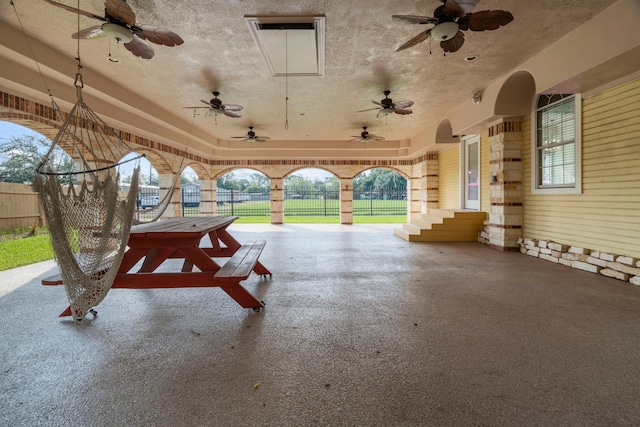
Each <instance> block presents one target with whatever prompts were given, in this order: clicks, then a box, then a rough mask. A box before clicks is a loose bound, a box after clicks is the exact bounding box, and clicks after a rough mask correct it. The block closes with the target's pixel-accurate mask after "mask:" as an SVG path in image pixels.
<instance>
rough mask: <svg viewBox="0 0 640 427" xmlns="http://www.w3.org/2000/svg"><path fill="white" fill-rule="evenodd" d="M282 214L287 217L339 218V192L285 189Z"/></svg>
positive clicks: (331, 190)
mask: <svg viewBox="0 0 640 427" xmlns="http://www.w3.org/2000/svg"><path fill="white" fill-rule="evenodd" d="M284 214H285V216H286V215H289V216H339V215H340V190H333V189H323V190H308V189H304V190H302V189H296V188H292V187H285V190H284Z"/></svg>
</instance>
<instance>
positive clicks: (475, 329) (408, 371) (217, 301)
mask: <svg viewBox="0 0 640 427" xmlns="http://www.w3.org/2000/svg"><path fill="white" fill-rule="evenodd" d="M392 227H393V226H390V225H354V226H340V225H304V224H291V225H283V226H273V225H241V224H234V225H232V226H231V227H230V231H231V233H232V234H233V235H234V236H236V238H237V239H238V240H239V241H240V242H243V241H246V240H253V239H257V238H259V239H265V240H266V241H267V246H266V248H265V250H264V252H263V254H262V257H261V259H260V260H261V262H262V263H263V264H264V265H265V266H267V267H268V268H269V269H270V270H271V271H272V272H273V273H274V274H273V278H271V279H263V278H260V277H258V276H256V275H253V276H252V277H251V278H250V279H249V280H248V281H247V282H245V283H246V287H247V289H249V290H250V291H251V292H252V293H254V294H255V295H256V296H257V297H258V298H259V299H262V300H264V301H265V303H266V308H265V310H264V311H263V312H261V313H256V312H253V311H251V310H246V309H242V308H241V307H240V306H238V305H237V304H236V303H235V302H234V301H233V300H232V299H231V298H229V297H228V296H227V295H226V294H225V293H224V292H222V291H221V290H220V289H163V290H124V289H114V290H112V291H111V292H110V293H109V294H108V295H107V297H106V299H105V300H104V302H103V303H102V304H100V305H99V306H98V307H97V311H98V315H97V317H96V318H92V317H91V316H88V317H87V319H86V320H85V321H84V322H82V323H81V324H76V323H74V322H73V321H72V320H70V319H60V318H58V317H57V316H58V314H59V313H60V312H61V311H62V310H63V309H64V308H65V307H66V306H67V305H68V302H67V299H66V294H65V291H64V289H63V287H44V286H41V285H40V280H41V279H42V278H44V277H47V276H50V275H52V274H54V273H55V272H56V271H57V267H56V266H55V263H54V262H52V261H51V262H45V263H40V264H36V265H34V266H29V267H23V268H20V269H16V270H11V271H8V272H0V325H1V328H0V343H1V348H0V368H1V376H0V425H3V426H35V425H42V426H45V425H46V426H54V425H56V426H57V425H60V426H62V425H68V426H81V425H82V426H87V425H91V426H124V425H127V426H132V425H144V426H150V425H157V426H169V425H171V426H238V425H254V426H301V425H322V426H448V425H451V426H485V425H491V426H514V425H519V426H526V425H531V426H534V425H535V426H540V425H553V426H574V425H575V426H578V425H579V426H605V425H629V426H637V425H640V399H639V398H638V396H640V351H639V350H640V287H636V286H634V285H631V284H629V283H625V282H621V281H618V280H615V279H610V278H607V277H603V276H599V275H596V274H592V273H587V272H583V271H578V270H574V269H571V268H568V267H564V266H561V265H557V264H553V263H550V262H547V261H543V260H539V259H535V258H532V257H529V256H526V255H522V254H520V253H505V252H499V251H496V250H493V249H491V248H489V247H487V246H483V245H481V244H478V243H437V244H424V243H409V242H406V241H404V240H402V239H400V238H398V237H395V236H394V235H393V231H392Z"/></svg>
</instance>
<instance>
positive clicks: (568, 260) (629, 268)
mask: <svg viewBox="0 0 640 427" xmlns="http://www.w3.org/2000/svg"><path fill="white" fill-rule="evenodd" d="M483 240H486V238H484V237H483V236H482V232H481V233H480V235H479V236H478V241H479V242H481V243H483ZM518 244H519V246H520V252H521V253H523V254H527V255H529V256H533V257H536V258H540V259H544V260H546V261H550V262H555V263H557V264H562V265H566V266H568V267H572V268H577V269H579V270H584V271H588V272H590V273H596V274H602V275H603V276H607V277H613V278H614V279H618V280H622V281H624V282H629V283H631V284H633V285H639V286H640V260H637V259H635V258H631V257H628V256H624V255H616V254H611V253H607V252H600V251H592V250H590V249H587V248H581V247H577V246H569V245H563V244H561V243H556V242H552V241H548V240H536V239H527V238H521V239H518Z"/></svg>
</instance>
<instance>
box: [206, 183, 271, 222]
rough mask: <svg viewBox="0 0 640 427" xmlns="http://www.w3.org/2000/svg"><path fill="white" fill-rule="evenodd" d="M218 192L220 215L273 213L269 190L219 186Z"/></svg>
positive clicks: (217, 202) (218, 210) (217, 201)
mask: <svg viewBox="0 0 640 427" xmlns="http://www.w3.org/2000/svg"><path fill="white" fill-rule="evenodd" d="M216 193H217V195H216V204H217V212H218V215H235V216H269V215H271V195H270V193H269V192H268V191H267V192H251V191H238V190H226V189H223V188H218V190H217V192H216Z"/></svg>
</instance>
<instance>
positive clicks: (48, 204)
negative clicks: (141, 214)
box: [34, 67, 184, 321]
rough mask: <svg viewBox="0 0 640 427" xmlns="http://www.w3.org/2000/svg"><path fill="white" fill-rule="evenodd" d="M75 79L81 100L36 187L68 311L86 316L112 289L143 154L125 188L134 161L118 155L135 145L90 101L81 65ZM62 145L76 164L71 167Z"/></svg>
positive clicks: (45, 159)
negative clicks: (126, 170)
mask: <svg viewBox="0 0 640 427" xmlns="http://www.w3.org/2000/svg"><path fill="white" fill-rule="evenodd" d="M79 68H80V67H79ZM75 86H76V92H77V101H76V103H75V105H74V106H73V108H72V109H71V111H70V112H69V114H68V115H67V116H66V118H65V120H64V122H63V124H62V127H61V128H60V130H59V131H58V133H57V135H56V136H55V138H54V139H53V142H52V144H51V147H50V149H49V151H48V152H47V154H46V155H45V156H44V157H43V159H42V161H41V163H40V165H39V166H38V168H37V170H36V174H35V178H34V191H37V192H38V195H39V198H40V202H41V203H42V207H43V210H44V214H45V218H46V221H47V224H48V227H49V231H50V235H51V244H52V246H53V249H54V253H55V257H56V261H57V262H58V266H59V269H60V274H61V276H62V280H63V282H64V286H65V289H66V292H67V297H68V299H69V307H70V314H71V315H72V316H73V318H74V319H75V320H76V321H81V320H83V319H84V318H85V316H86V315H87V314H88V313H90V312H91V313H93V314H95V311H94V310H93V307H95V306H96V305H98V304H99V303H100V302H102V300H103V299H104V297H105V296H106V295H107V292H108V291H109V290H110V289H111V286H112V284H113V282H114V280H115V277H116V275H117V273H118V269H119V267H120V263H121V261H122V257H123V255H124V252H125V249H126V246H127V241H128V239H129V233H130V231H131V226H132V224H134V223H138V222H139V221H136V220H135V219H134V213H135V208H136V198H137V196H138V185H139V184H138V179H139V172H140V164H139V159H140V157H142V156H139V157H137V158H135V159H131V160H128V161H135V160H137V161H138V163H137V165H136V166H135V167H134V169H133V174H132V178H131V184H130V189H129V192H128V193H127V194H126V196H124V195H121V193H120V192H119V191H118V189H119V180H120V173H119V172H120V166H121V165H122V164H123V163H126V162H128V161H125V162H120V163H119V161H121V159H122V158H123V157H124V156H126V155H127V154H129V153H131V152H132V151H133V150H132V149H131V148H130V147H129V146H128V145H127V144H126V143H125V142H124V141H123V140H122V139H121V138H120V137H119V136H118V135H117V134H116V132H115V131H114V129H113V128H111V127H109V126H107V124H106V123H105V122H104V121H102V120H101V119H100V117H98V115H97V114H95V113H94V112H93V111H92V110H91V109H90V108H89V107H88V106H87V105H86V104H85V102H84V100H83V97H82V87H83V83H82V76H81V74H80V73H79V72H78V74H76V81H75ZM62 150H64V152H66V154H67V155H68V156H70V157H71V159H72V160H73V162H74V164H75V170H72V171H70V169H71V168H69V161H68V157H67V156H61V155H60V153H61V152H62ZM65 159H67V160H66V162H65ZM182 160H183V161H184V157H183V159H182ZM180 167H182V164H181V165H180ZM177 183H178V179H177V175H176V177H174V181H173V184H172V186H171V188H170V189H169V191H168V192H167V193H166V194H165V196H164V197H163V200H162V201H161V202H160V203H159V206H158V207H157V210H156V211H155V212H156V214H155V216H154V218H153V219H151V221H154V220H156V219H158V218H159V217H160V216H161V215H162V213H163V212H164V210H165V209H166V207H167V206H168V204H169V201H170V199H171V194H172V193H173V189H174V188H175V186H176V185H177Z"/></svg>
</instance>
